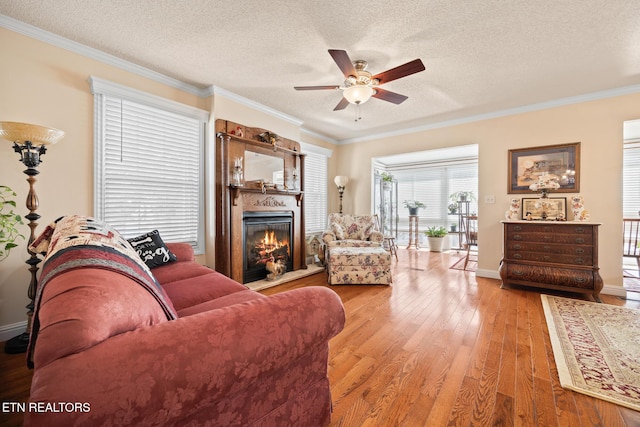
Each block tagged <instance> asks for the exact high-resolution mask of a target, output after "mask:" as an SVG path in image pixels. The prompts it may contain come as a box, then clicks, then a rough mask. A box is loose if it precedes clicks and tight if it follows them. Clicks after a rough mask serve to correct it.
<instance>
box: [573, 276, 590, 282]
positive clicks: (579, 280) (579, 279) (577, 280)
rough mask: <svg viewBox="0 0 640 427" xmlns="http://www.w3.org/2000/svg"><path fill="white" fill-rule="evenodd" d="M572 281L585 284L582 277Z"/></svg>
mask: <svg viewBox="0 0 640 427" xmlns="http://www.w3.org/2000/svg"><path fill="white" fill-rule="evenodd" d="M573 281H574V282H576V283H585V282H586V281H587V279H585V278H584V277H574V278H573Z"/></svg>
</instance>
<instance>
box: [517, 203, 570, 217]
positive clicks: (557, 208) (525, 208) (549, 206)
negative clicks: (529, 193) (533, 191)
mask: <svg viewBox="0 0 640 427" xmlns="http://www.w3.org/2000/svg"><path fill="white" fill-rule="evenodd" d="M522 219H532V220H538V221H539V220H548V221H564V220H566V219H567V198H566V197H550V198H548V199H541V198H538V197H536V198H531V199H527V198H524V197H523V198H522Z"/></svg>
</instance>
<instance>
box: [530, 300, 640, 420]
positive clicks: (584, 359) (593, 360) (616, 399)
mask: <svg viewBox="0 0 640 427" xmlns="http://www.w3.org/2000/svg"><path fill="white" fill-rule="evenodd" d="M541 297H542V306H543V307H544V314H545V317H546V320H547V326H548V327H549V336H550V338H551V344H552V347H553V355H554V357H555V360H556V365H557V368H558V374H559V376H560V384H561V385H562V387H564V388H567V389H570V390H574V391H577V392H579V393H584V394H587V395H589V396H593V397H596V398H598V399H603V400H607V401H609V402H613V403H616V404H618V405H622V406H626V407H628V408H631V409H634V410H636V411H640V340H639V339H638V330H640V329H639V328H640V310H635V309H631V308H624V307H618V306H613V305H608V304H598V303H593V302H587V301H580V300H574V299H568V298H560V297H552V296H549V295H541Z"/></svg>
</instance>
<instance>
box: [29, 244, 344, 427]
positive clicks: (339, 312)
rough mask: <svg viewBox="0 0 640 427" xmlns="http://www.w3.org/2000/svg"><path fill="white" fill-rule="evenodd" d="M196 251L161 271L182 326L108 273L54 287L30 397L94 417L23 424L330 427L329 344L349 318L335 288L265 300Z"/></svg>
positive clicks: (46, 416) (45, 415)
mask: <svg viewBox="0 0 640 427" xmlns="http://www.w3.org/2000/svg"><path fill="white" fill-rule="evenodd" d="M186 247H188V245H186ZM186 247H185V246H179V247H178V248H177V250H176V249H175V248H174V247H170V249H171V250H172V252H174V253H175V254H176V256H177V257H178V261H177V262H175V263H171V264H168V265H166V266H163V267H159V268H157V269H154V270H152V272H153V274H154V275H155V276H156V278H157V279H158V280H159V281H160V283H161V284H162V285H163V287H164V288H165V291H166V293H167V295H168V297H169V298H170V299H171V300H172V302H173V304H174V307H175V308H176V310H177V311H178V314H179V316H180V318H179V319H177V320H172V321H168V320H166V316H165V315H164V313H163V311H162V309H161V308H160V307H159V305H158V303H157V302H156V301H155V300H154V299H153V297H152V296H151V295H150V294H145V293H144V292H145V291H144V289H143V288H142V287H140V286H138V285H136V284H134V283H128V281H129V279H127V278H125V277H124V276H120V275H118V274H116V273H113V272H110V271H106V270H99V269H90V268H81V269H76V270H72V271H69V272H65V273H63V274H61V275H59V276H58V277H56V278H55V279H52V280H51V281H50V282H49V284H48V285H47V286H46V287H45V289H44V291H43V296H42V302H41V308H40V313H39V316H40V322H41V327H40V335H39V338H38V341H37V344H36V346H35V352H34V361H35V371H34V376H33V382H32V386H31V396H30V402H53V403H59V402H73V403H75V402H79V403H87V404H88V407H89V410H88V411H58V412H36V411H27V413H26V414H25V425H33V426H42V425H46V426H69V425H89V426H94V425H136V426H138V425H153V426H157V425H176V426H177V425H180V426H182V425H190V426H192V425H193V426H196V425H219V426H230V425H237V426H321V425H326V424H328V422H329V420H330V408H331V396H330V392H329V382H328V378H327V361H328V350H329V346H328V342H329V340H330V339H331V338H332V337H333V336H335V335H336V334H337V333H339V332H340V331H341V330H342V328H343V326H344V321H345V317H344V309H343V306H342V303H341V301H340V299H339V297H338V296H337V295H336V294H335V292H333V291H331V290H330V289H327V288H324V287H306V288H300V289H296V290H293V291H289V292H283V293H280V294H276V295H273V296H270V297H265V296H264V295H261V294H258V293H256V292H253V291H250V290H248V289H247V288H246V287H245V286H243V285H241V284H239V283H237V282H234V281H233V280H231V279H229V278H227V277H225V276H222V275H220V274H218V273H216V272H213V271H212V270H210V269H208V268H206V267H203V266H200V265H198V264H197V263H195V261H193V252H192V251H191V248H190V247H188V250H186ZM190 251H191V252H190ZM189 252H190V253H189ZM194 272H197V273H198V274H194ZM167 280H168V281H167ZM84 408H85V409H86V408H87V406H85V407H84Z"/></svg>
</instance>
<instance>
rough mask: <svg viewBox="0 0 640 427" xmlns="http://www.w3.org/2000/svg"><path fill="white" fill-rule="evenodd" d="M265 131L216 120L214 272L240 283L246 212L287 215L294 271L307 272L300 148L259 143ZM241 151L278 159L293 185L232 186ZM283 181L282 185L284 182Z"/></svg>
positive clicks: (281, 142) (287, 142)
mask: <svg viewBox="0 0 640 427" xmlns="http://www.w3.org/2000/svg"><path fill="white" fill-rule="evenodd" d="M266 132H269V131H267V130H265V129H260V128H250V127H247V126H244V125H240V124H237V123H233V122H230V121H227V120H216V136H217V138H216V150H215V153H216V158H215V193H216V207H215V212H216V237H215V242H216V247H215V269H216V270H217V271H219V272H220V273H222V274H224V275H226V276H229V277H231V278H232V279H234V280H236V281H238V282H240V283H244V280H243V277H242V276H243V272H242V271H243V262H244V259H243V250H244V242H243V234H242V233H243V222H242V221H243V214H244V213H245V212H291V213H292V215H293V224H292V227H293V254H292V256H293V269H294V270H299V269H304V268H307V265H306V259H305V258H306V250H305V248H306V241H305V232H304V230H305V228H304V186H303V185H304V184H303V183H304V179H303V178H304V157H305V156H304V154H302V153H301V152H300V143H299V142H297V141H294V140H290V139H286V138H282V137H278V138H277V139H276V138H272V139H266V140H265V139H264V138H262V137H260V134H263V135H264V134H265V133H266ZM245 151H251V152H257V153H260V154H263V155H267V156H273V157H277V158H281V159H282V160H283V162H284V168H285V175H286V174H287V173H291V172H290V171H293V170H295V171H297V173H298V180H297V182H298V185H297V187H296V188H295V189H294V188H286V186H284V185H281V184H280V185H278V186H275V185H269V186H265V185H264V183H256V182H242V183H241V184H240V185H236V184H237V183H235V182H234V181H233V168H234V162H235V161H236V160H237V159H242V162H243V171H244V159H245V158H246V156H245ZM287 178H289V180H290V178H291V177H287V176H285V182H287Z"/></svg>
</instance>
